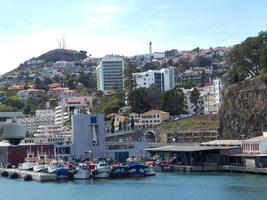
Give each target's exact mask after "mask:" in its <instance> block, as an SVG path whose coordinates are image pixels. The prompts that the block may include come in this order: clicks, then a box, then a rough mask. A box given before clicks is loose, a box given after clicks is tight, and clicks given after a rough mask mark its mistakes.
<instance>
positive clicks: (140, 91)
mask: <svg viewBox="0 0 267 200" xmlns="http://www.w3.org/2000/svg"><path fill="white" fill-rule="evenodd" d="M147 95H148V92H147V89H145V88H137V89H135V90H133V91H131V92H130V93H129V95H128V100H129V104H130V106H132V109H133V112H136V113H143V112H146V111H148V110H150V108H151V107H150V103H149V100H148V99H147Z"/></svg>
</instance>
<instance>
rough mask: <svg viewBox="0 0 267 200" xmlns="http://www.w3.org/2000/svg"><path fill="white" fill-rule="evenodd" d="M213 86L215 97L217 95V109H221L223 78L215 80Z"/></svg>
mask: <svg viewBox="0 0 267 200" xmlns="http://www.w3.org/2000/svg"><path fill="white" fill-rule="evenodd" d="M213 87H214V97H215V104H216V109H217V111H219V110H220V107H221V103H222V96H221V92H222V89H223V87H224V85H223V84H222V81H221V79H215V80H213Z"/></svg>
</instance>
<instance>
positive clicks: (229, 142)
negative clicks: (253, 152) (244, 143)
mask: <svg viewBox="0 0 267 200" xmlns="http://www.w3.org/2000/svg"><path fill="white" fill-rule="evenodd" d="M200 145H203V146H209V145H212V146H241V140H213V141H209V142H202V143H201V144H200Z"/></svg>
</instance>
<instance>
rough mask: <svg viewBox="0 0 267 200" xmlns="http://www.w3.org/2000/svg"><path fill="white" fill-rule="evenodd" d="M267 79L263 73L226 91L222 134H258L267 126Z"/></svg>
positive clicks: (232, 137) (251, 135)
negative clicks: (262, 76) (263, 76)
mask: <svg viewBox="0 0 267 200" xmlns="http://www.w3.org/2000/svg"><path fill="white" fill-rule="evenodd" d="M266 97H267V81H266V77H265V78H261V77H260V76H258V77H256V78H253V79H250V80H246V81H242V82H239V83H237V84H234V85H231V86H230V87H228V88H226V89H225V90H224V91H223V93H222V102H223V103H222V106H221V111H220V129H219V130H220V134H221V136H222V138H223V139H238V138H240V137H241V136H243V137H247V138H250V137H254V136H259V135H261V134H262V130H264V128H267V98H266Z"/></svg>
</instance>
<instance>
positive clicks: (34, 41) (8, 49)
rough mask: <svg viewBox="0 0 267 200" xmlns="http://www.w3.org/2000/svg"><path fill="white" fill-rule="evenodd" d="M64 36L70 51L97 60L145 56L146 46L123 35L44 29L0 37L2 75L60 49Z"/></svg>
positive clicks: (0, 67)
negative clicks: (115, 55)
mask: <svg viewBox="0 0 267 200" xmlns="http://www.w3.org/2000/svg"><path fill="white" fill-rule="evenodd" d="M62 34H64V37H65V39H66V43H67V48H69V49H75V50H86V51H87V52H88V53H90V54H92V56H95V57H100V56H104V55H106V54H120V55H122V54H124V55H134V54H138V53H145V52H146V45H145V44H144V43H142V41H140V40H138V39H136V38H131V37H128V36H123V35H117V36H106V37H103V36H99V35H98V34H94V33H89V32H88V31H84V30H82V29H80V30H77V29H76V30H74V31H66V30H62V29H41V30H34V31H32V32H30V33H25V34H16V35H2V36H1V35H0V44H1V46H0V55H1V64H0V74H3V73H6V72H8V71H10V70H12V69H14V68H15V67H18V66H19V64H20V63H22V62H24V61H26V60H27V59H30V58H32V57H37V56H39V55H40V54H42V53H45V52H46V51H49V50H51V49H55V48H57V45H58V43H57V39H58V38H59V37H61V35H62Z"/></svg>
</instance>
